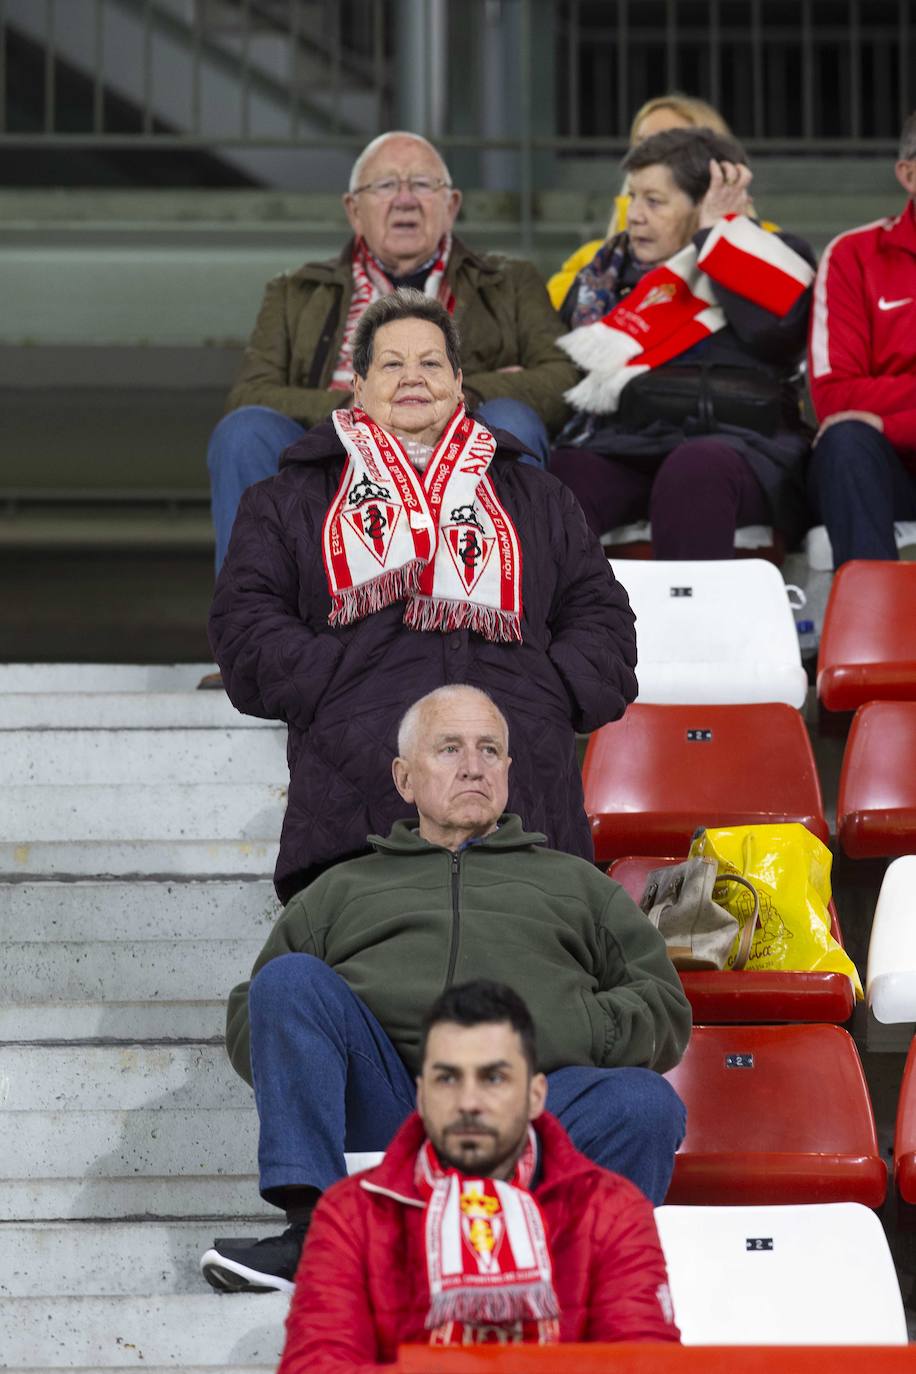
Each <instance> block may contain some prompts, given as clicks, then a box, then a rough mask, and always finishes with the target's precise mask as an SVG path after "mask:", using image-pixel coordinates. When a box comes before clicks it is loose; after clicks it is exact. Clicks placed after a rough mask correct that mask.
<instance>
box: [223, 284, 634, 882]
mask: <svg viewBox="0 0 916 1374" xmlns="http://www.w3.org/2000/svg"><path fill="white" fill-rule="evenodd" d="M458 350H459V344H458V335H457V331H456V328H455V325H454V322H453V321H452V319H451V316H450V315H449V314H448V312H447V311H446V310H445V309H444V307H443V306H442V305H440V304H439V302H438V301H435V300H432V299H431V298H429V297H426V296H423V295H421V294H420V293H418V292H415V291H409V290H401V291H398V292H395V293H394V294H393V295H389V296H385V297H383V298H382V299H381V300H379V301H377V302H376V303H375V304H374V305H372V306H370V308H369V309H368V310H367V311H366V312H365V314H364V315H363V317H362V319H361V321H360V323H359V325H358V327H357V331H356V334H355V338H354V355H353V367H354V372H355V378H354V393H353V395H354V406H353V409H352V410H338V411H336V412H335V413H334V415H333V416H332V418H331V419H330V420H328V421H326V422H325V423H323V424H321V425H317V426H316V427H315V428H314V429H312V430H310V431H309V433H308V434H306V435H305V436H304V437H303V438H302V439H301V440H299V442H298V443H296V444H294V445H293V446H292V447H291V448H289V449H287V450H286V452H285V454H284V455H283V458H282V460H281V464H280V472H279V474H278V476H276V477H273V478H269V479H268V480H266V481H264V482H259V483H257V484H256V485H255V486H253V487H251V488H249V490H248V491H247V492H246V493H245V496H244V498H243V501H242V505H241V507H240V509H239V513H238V516H237V518H236V522H235V526H234V529H233V533H232V539H231V542H230V546H229V553H228V557H227V559H226V562H225V564H224V566H223V570H222V572H221V574H220V577H219V580H218V581H217V585H216V592H215V595H214V601H213V607H212V611H211V616H210V640H211V644H212V646H213V651H214V654H215V656H216V659H217V661H218V663H219V665H220V668H221V670H222V674H223V681H224V683H225V686H226V691H227V692H228V694H229V697H230V699H231V700H232V702H233V703H234V704H235V705H236V706H237V707H238V709H239V710H240V711H244V712H247V713H248V714H250V715H256V716H265V717H268V718H272V719H280V720H285V721H286V722H287V724H288V726H289V749H288V754H289V767H290V789H289V803H288V807H287V812H286V818H285V821H284V825H283V835H282V839H281V845H280V856H279V859H278V862H277V869H276V886H277V892H278V894H279V896H280V898H281V899H282V900H283V901H287V900H288V899H289V898H290V897H291V896H292V895H293V894H294V893H295V892H296V891H298V890H299V889H300V888H301V887H303V886H305V884H306V883H307V882H309V881H311V879H312V878H313V877H315V876H316V875H317V873H318V872H320V871H321V869H322V868H325V867H327V866H328V865H329V864H331V863H335V862H337V861H338V860H340V859H344V858H349V857H352V856H353V855H354V854H358V853H360V852H363V851H364V850H365V847H366V844H365V842H366V836H367V834H369V833H370V832H380V833H381V834H387V832H388V830H389V829H390V827H391V825H392V824H393V822H394V821H395V820H396V819H398V818H399V817H400V816H401V815H402V814H403V810H404V803H403V802H402V801H401V800H400V798H399V797H398V794H397V792H396V791H395V789H394V785H393V783H392V780H391V761H392V758H393V757H394V754H395V752H396V749H395V745H396V734H397V726H398V722H399V720H400V718H401V716H402V715H403V713H404V711H405V710H406V709H407V707H408V706H409V705H410V704H411V703H412V702H413V701H415V700H416V699H417V698H418V697H420V696H422V695H423V694H424V693H426V692H429V691H431V690H432V689H433V688H435V687H440V686H444V685H445V684H447V683H464V682H466V683H471V684H473V685H474V686H476V687H480V688H482V689H483V690H485V691H487V692H489V694H490V695H491V696H492V698H493V700H494V701H495V702H496V703H497V705H498V706H499V708H500V709H501V710H502V711H503V712H504V714H505V716H506V717H507V719H508V721H509V727H510V742H511V749H512V755H513V765H512V779H511V788H510V795H509V807H510V809H511V810H512V811H515V812H518V813H519V814H520V815H521V816H522V818H523V820H524V822H525V825H526V827H527V828H528V829H529V830H534V831H538V830H540V831H543V832H544V833H545V834H546V835H547V839H548V843H549V844H550V845H552V846H553V847H554V848H557V849H563V850H566V851H568V852H569V853H572V854H579V855H582V856H584V857H586V858H589V859H590V858H592V843H591V836H590V832H589V826H588V821H587V818H586V816H585V813H584V810H583V804H582V786H581V781H580V777H579V769H578V765H577V759H576V749H575V732H576V731H577V730H579V731H583V730H594V729H596V728H597V727H598V726H600V725H603V724H604V723H605V722H606V721H609V720H614V719H616V718H617V717H618V716H620V715H621V714H622V713H623V711H624V709H625V707H626V704H627V703H628V702H629V701H632V700H633V698H634V696H635V695H636V678H635V675H634V667H635V663H636V640H635V632H634V621H633V614H632V612H631V610H630V607H629V602H628V600H627V596H626V593H625V591H624V590H623V588H622V587H621V586H620V584H619V583H617V582H615V580H614V576H613V574H612V572H611V570H610V567H609V566H608V563H607V560H606V559H605V558H604V557H603V555H602V552H601V548H600V546H599V544H598V541H597V539H596V538H595V537H594V535H593V534H591V532H590V531H589V529H588V527H587V525H586V522H585V519H584V516H583V514H582V511H581V509H580V507H579V505H578V503H577V501H576V499H575V498H574V496H573V495H572V493H571V492H570V491H569V490H568V489H567V488H566V487H564V486H563V485H562V483H560V482H558V481H557V480H556V479H555V478H553V477H551V476H549V475H548V474H547V473H545V472H543V471H541V470H540V469H538V468H535V467H533V466H531V465H529V464H526V463H524V462H521V461H520V460H519V455H520V448H519V445H518V444H517V443H516V442H515V441H514V440H513V439H512V437H511V436H510V435H508V434H505V433H503V432H502V431H497V432H496V434H492V433H491V432H490V431H488V430H486V429H485V428H484V427H483V426H482V425H480V424H479V423H477V422H476V421H475V420H474V419H473V418H472V417H471V416H469V415H467V414H466V413H465V409H464V404H463V401H462V393H461V384H462V381H461V369H460V367H459V351H458Z"/></svg>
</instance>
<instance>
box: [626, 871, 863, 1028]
mask: <svg viewBox="0 0 916 1374" xmlns="http://www.w3.org/2000/svg"><path fill="white" fill-rule="evenodd" d="M676 863H680V859H671V858H664V859H653V858H650V857H647V856H646V855H642V854H641V855H629V856H628V857H627V858H625V859H615V860H614V862H613V863H612V864H611V866H610V868H609V869H608V875H609V876H610V877H611V878H614V879H615V880H616V881H617V882H618V883H620V885H621V887H623V888H625V889H626V890H627V892H629V894H630V896H631V897H632V898H633V900H634V901H636V902H638V901H639V900H640V898H641V897H642V894H643V892H644V891H645V887H646V878H647V876H648V874H649V873H650V871H651V870H652V869H653V868H661V866H662V865H663V864H676ZM829 910H830V931H831V934H832V935H833V938H834V939H835V940H836V941H837V942H838V943H839V944H842V943H843V937H842V934H841V932H840V925H839V921H838V920H837V914H836V907H835V906H834V904H833V902H831V903H830V908H829ZM681 982H682V983H683V985H684V991H685V992H686V994H687V997H688V998H689V1000H690V1005H691V1007H692V1008H693V1019H694V1021H696V1022H702V1023H704V1024H712V1025H717V1026H718V1025H727V1024H735V1025H743V1024H745V1023H746V1022H748V1021H750V1022H755V1021H816V1022H834V1023H838V1022H841V1021H846V1020H848V1018H849V1017H850V1016H851V1015H852V1012H853V1008H854V1007H855V1004H856V996H855V992H854V991H853V987H852V983H851V982H850V981H849V979H848V978H847V977H846V974H845V973H817V972H815V973H796V972H788V971H786V972H783V971H781V970H779V969H764V970H761V971H759V972H756V971H749V970H743V971H742V972H740V973H727V972H720V971H719V970H718V969H713V970H711V971H701V972H696V973H688V972H684V973H681Z"/></svg>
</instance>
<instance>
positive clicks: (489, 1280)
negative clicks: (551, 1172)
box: [415, 1126, 560, 1345]
mask: <svg viewBox="0 0 916 1374" xmlns="http://www.w3.org/2000/svg"><path fill="white" fill-rule="evenodd" d="M536 1162H537V1143H536V1137H535V1134H534V1131H533V1129H532V1127H531V1126H529V1127H528V1138H527V1140H526V1142H525V1148H524V1150H523V1151H522V1155H521V1158H520V1159H519V1161H518V1164H517V1165H516V1167H515V1172H514V1173H513V1175H512V1178H511V1180H509V1181H506V1182H503V1180H501V1179H497V1178H466V1177H465V1176H464V1175H462V1174H460V1173H459V1172H458V1170H457V1169H443V1168H442V1165H441V1164H440V1163H439V1160H438V1157H437V1155H436V1152H435V1150H434V1149H433V1147H432V1144H431V1143H430V1141H429V1140H427V1141H425V1142H424V1144H423V1145H422V1147H421V1148H420V1152H419V1154H418V1155H417V1163H416V1170H415V1180H416V1184H417V1189H418V1191H419V1192H420V1194H421V1196H422V1197H423V1198H424V1199H425V1200H426V1218H425V1224H424V1237H425V1242H426V1272H427V1276H428V1279H429V1295H430V1308H429V1314H428V1316H427V1318H426V1327H427V1330H428V1331H429V1332H430V1333H431V1334H430V1345H469V1344H477V1343H487V1342H490V1341H506V1340H507V1339H508V1340H509V1341H529V1342H532V1343H537V1344H540V1345H549V1344H553V1343H554V1342H556V1341H558V1340H559V1338H560V1330H559V1316H560V1308H559V1304H558V1302H557V1295H556V1292H555V1291H554V1287H553V1270H552V1266H551V1261H550V1251H549V1249H548V1246H547V1234H546V1229H545V1226H544V1218H543V1217H542V1215H541V1209H540V1207H539V1206H538V1204H537V1202H536V1200H535V1198H534V1197H533V1196H532V1195H531V1193H530V1192H529V1191H528V1189H529V1187H530V1184H531V1180H532V1178H533V1176H534V1169H535V1165H536Z"/></svg>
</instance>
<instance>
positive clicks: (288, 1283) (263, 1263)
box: [200, 1221, 308, 1293]
mask: <svg viewBox="0 0 916 1374" xmlns="http://www.w3.org/2000/svg"><path fill="white" fill-rule="evenodd" d="M307 1230H308V1222H307V1221H299V1222H296V1223H295V1225H293V1226H288V1227H287V1228H286V1230H285V1231H284V1232H283V1234H282V1235H280V1236H268V1238H267V1239H266V1240H215V1241H214V1242H213V1249H212V1250H208V1251H207V1252H206V1254H204V1255H201V1257H200V1269H201V1273H202V1274H203V1276H204V1278H205V1279H206V1280H207V1283H209V1284H210V1285H211V1287H213V1288H217V1289H219V1291H220V1292H221V1293H269V1292H279V1293H291V1292H292V1291H293V1279H294V1278H295V1277H296V1269H297V1268H298V1266H299V1256H300V1255H301V1254H302V1245H303V1242H304V1240H305V1233H306V1231H307Z"/></svg>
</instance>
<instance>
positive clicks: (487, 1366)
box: [392, 1275, 916, 1374]
mask: <svg viewBox="0 0 916 1374" xmlns="http://www.w3.org/2000/svg"><path fill="white" fill-rule="evenodd" d="M814 1283H815V1280H814V1279H812V1285H813V1284H814ZM824 1283H825V1284H829V1275H828V1277H827V1278H826V1279H825V1280H824ZM766 1297H767V1295H766V1292H765V1291H764V1292H762V1293H761V1296H760V1303H761V1304H765V1303H766ZM811 1300H812V1302H816V1301H817V1295H816V1293H814V1294H813V1295H812V1299H811ZM675 1315H677V1314H675ZM914 1369H916V1354H914V1352H913V1349H912V1347H911V1346H906V1345H854V1346H842V1345H783V1346H780V1347H779V1348H778V1349H774V1347H773V1346H771V1345H770V1346H766V1345H764V1346H752V1345H675V1344H674V1343H673V1342H663V1341H633V1342H630V1341H619V1342H617V1343H615V1344H613V1345H601V1344H599V1343H597V1342H595V1343H589V1344H581V1345H579V1344H575V1343H573V1342H570V1343H569V1344H568V1345H567V1344H563V1345H521V1344H520V1345H496V1344H494V1345H473V1346H451V1347H449V1346H438V1347H437V1346H429V1345H402V1346H401V1347H400V1349H399V1350H398V1362H397V1364H396V1365H394V1366H392V1374H913V1371H914Z"/></svg>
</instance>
